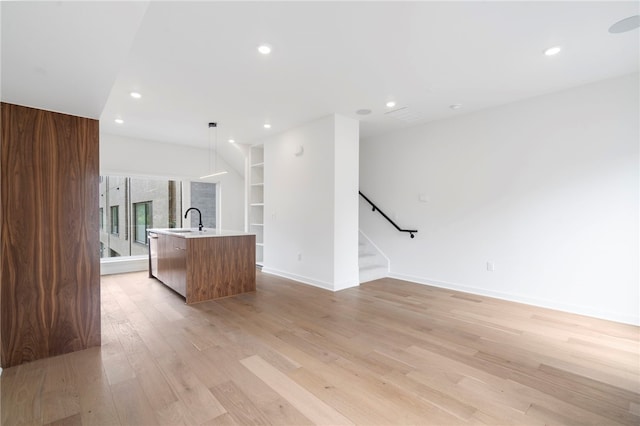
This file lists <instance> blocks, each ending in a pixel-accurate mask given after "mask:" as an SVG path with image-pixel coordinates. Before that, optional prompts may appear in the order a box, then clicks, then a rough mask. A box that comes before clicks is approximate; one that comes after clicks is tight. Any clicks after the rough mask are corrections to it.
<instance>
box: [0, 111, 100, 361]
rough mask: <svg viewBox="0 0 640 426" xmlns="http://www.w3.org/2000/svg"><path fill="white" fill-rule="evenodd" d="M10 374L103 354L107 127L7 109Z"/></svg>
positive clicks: (4, 328)
mask: <svg viewBox="0 0 640 426" xmlns="http://www.w3.org/2000/svg"><path fill="white" fill-rule="evenodd" d="M1 109H2V111H1V115H2V122H1V129H2V140H1V142H0V146H1V163H0V164H1V170H0V192H1V194H0V196H1V199H2V209H1V211H0V214H1V218H0V268H1V269H0V276H1V281H0V343H1V348H0V349H1V363H2V367H5V368H6V367H11V366H15V365H19V364H21V363H24V362H28V361H33V360H36V359H40V358H46V357H51V356H55V355H60V354H64V353H67V352H73V351H78V350H81V349H86V348H89V347H92V346H99V345H100V258H99V240H98V235H99V234H98V226H99V223H98V177H99V158H98V152H99V146H98V145H99V136H98V135H99V133H98V121H97V120H92V119H87V118H81V117H75V116H71V115H66V114H60V113H54V112H49V111H43V110H38V109H34V108H28V107H22V106H18V105H12V104H7V103H2V104H1Z"/></svg>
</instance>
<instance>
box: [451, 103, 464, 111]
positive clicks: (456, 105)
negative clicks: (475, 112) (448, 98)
mask: <svg viewBox="0 0 640 426" xmlns="http://www.w3.org/2000/svg"><path fill="white" fill-rule="evenodd" d="M449 108H451V109H453V110H456V109H460V108H462V104H453V105H449Z"/></svg>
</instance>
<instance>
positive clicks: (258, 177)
mask: <svg viewBox="0 0 640 426" xmlns="http://www.w3.org/2000/svg"><path fill="white" fill-rule="evenodd" d="M249 165H250V166H249V170H248V176H247V181H248V183H249V187H248V189H249V200H248V202H249V208H250V211H249V217H248V222H249V227H250V228H251V229H252V231H253V232H255V234H256V265H258V266H262V262H263V256H264V242H263V241H264V147H263V146H262V145H255V146H252V147H251V150H250V152H249Z"/></svg>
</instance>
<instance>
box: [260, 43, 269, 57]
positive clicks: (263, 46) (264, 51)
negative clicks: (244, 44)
mask: <svg viewBox="0 0 640 426" xmlns="http://www.w3.org/2000/svg"><path fill="white" fill-rule="evenodd" d="M258 52H260V53H262V54H263V55H268V54H269V53H271V46H269V45H268V44H261V45H260V46H258Z"/></svg>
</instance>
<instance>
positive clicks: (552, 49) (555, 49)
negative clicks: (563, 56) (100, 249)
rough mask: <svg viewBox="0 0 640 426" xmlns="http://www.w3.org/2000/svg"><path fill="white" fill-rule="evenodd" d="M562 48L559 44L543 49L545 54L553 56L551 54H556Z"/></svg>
mask: <svg viewBox="0 0 640 426" xmlns="http://www.w3.org/2000/svg"><path fill="white" fill-rule="evenodd" d="M561 50H562V47H560V46H553V47H550V48H548V49H547V50H545V51H544V54H545V55H546V56H553V55H557V54H558V53H560V51H561Z"/></svg>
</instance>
